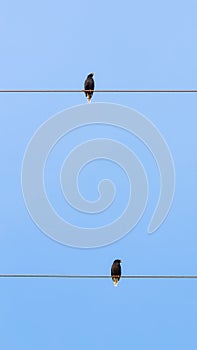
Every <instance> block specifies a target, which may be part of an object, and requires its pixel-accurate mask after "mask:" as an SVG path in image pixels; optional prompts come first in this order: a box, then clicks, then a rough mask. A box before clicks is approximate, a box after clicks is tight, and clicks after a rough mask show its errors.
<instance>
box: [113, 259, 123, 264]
mask: <svg viewBox="0 0 197 350" xmlns="http://www.w3.org/2000/svg"><path fill="white" fill-rule="evenodd" d="M122 262H123V261H122V260H120V259H116V260H114V263H118V264H121V263H122Z"/></svg>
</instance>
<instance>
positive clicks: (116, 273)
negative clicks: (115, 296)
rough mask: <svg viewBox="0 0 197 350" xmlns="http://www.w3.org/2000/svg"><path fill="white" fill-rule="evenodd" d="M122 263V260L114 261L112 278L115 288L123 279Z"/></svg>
mask: <svg viewBox="0 0 197 350" xmlns="http://www.w3.org/2000/svg"><path fill="white" fill-rule="evenodd" d="M121 263H122V260H119V259H116V260H114V262H113V264H112V266H111V277H112V281H113V282H114V286H115V287H116V286H117V285H118V282H119V280H120V277H121V266H120V264H121Z"/></svg>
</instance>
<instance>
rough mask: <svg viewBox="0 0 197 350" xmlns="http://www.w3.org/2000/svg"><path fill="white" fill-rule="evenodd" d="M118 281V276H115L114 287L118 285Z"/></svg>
mask: <svg viewBox="0 0 197 350" xmlns="http://www.w3.org/2000/svg"><path fill="white" fill-rule="evenodd" d="M118 281H119V280H118V278H117V277H113V282H114V287H117V285H118Z"/></svg>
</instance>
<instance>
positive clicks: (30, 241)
mask: <svg viewBox="0 0 197 350" xmlns="http://www.w3.org/2000/svg"><path fill="white" fill-rule="evenodd" d="M196 11H197V4H196V2H195V1H191V0H189V1H187V3H186V2H185V1H177V0H175V1H173V2H171V1H168V0H167V1H165V2H163V1H162V2H160V3H158V1H149V2H146V1H144V0H143V1H138V2H133V1H121V2H114V1H113V2H112V1H111V0H110V1H108V2H106V1H102V0H101V1H99V2H97V3H93V2H91V1H83V2H81V1H75V0H74V1H72V2H65V1H58V0H57V1H56V2H54V1H53V2H52V1H45V0H43V1H42V2H40V1H37V0H35V1H29V2H25V1H20V0H19V1H17V2H15V1H13V0H12V1H7V2H3V3H2V4H1V11H0V37H1V40H0V43H1V56H0V62H1V64H0V77H1V78H0V89H81V88H83V81H84V79H85V77H86V75H87V74H88V73H90V72H91V71H94V72H95V81H96V88H97V89H168V88H169V89H195V88H196V81H197V71H196V61H197V49H196V47H197V45H196V44H197V25H196ZM93 102H112V103H117V104H121V105H125V106H128V107H130V108H134V109H135V110H137V111H139V112H140V113H142V114H143V115H145V116H146V117H147V118H149V119H150V120H151V121H152V122H153V123H154V124H155V125H156V126H157V128H158V129H159V130H160V132H161V134H162V135H163V137H164V138H165V140H166V142H167V143H168V145H169V147H170V150H171V153H172V155H173V159H174V163H175V171H176V190H175V196H174V201H173V205H172V207H171V210H170V212H169V215H168V216H167V218H166V220H165V222H164V223H163V224H162V225H161V227H160V228H159V229H158V230H157V232H155V233H154V234H152V235H148V234H147V226H148V223H149V221H150V218H151V216H152V213H153V210H154V208H155V203H156V200H157V198H158V193H159V175H158V172H157V169H156V166H155V163H154V161H153V159H152V156H151V154H150V153H149V152H148V150H147V148H146V147H145V146H144V144H142V143H141V142H139V141H137V140H135V138H132V139H131V140H132V141H130V139H129V138H128V135H127V134H125V142H126V143H128V142H132V148H133V150H135V152H136V153H137V154H138V156H139V158H140V160H141V162H142V164H143V165H144V167H145V169H146V171H147V176H148V180H149V186H150V191H149V199H148V203H147V208H146V210H145V213H144V215H143V217H142V219H141V220H140V222H139V223H138V224H137V225H136V227H135V228H134V229H133V230H132V232H130V233H129V234H128V235H126V236H125V237H124V238H123V239H121V240H119V241H117V242H116V243H114V244H111V245H108V246H106V247H103V248H97V249H89V250H88V249H75V248H71V247H67V246H64V245H61V244H59V243H57V242H56V241H54V240H52V239H50V238H48V237H47V236H46V235H45V234H43V233H42V232H41V231H40V230H39V228H38V227H37V226H36V225H35V223H34V222H33V221H32V220H31V218H30V216H29V214H28V211H27V209H26V207H25V204H24V200H23V195H22V189H21V166H22V160H23V157H24V152H25V149H26V147H27V144H28V142H29V140H30V138H31V137H32V135H33V134H34V133H35V131H36V130H37V128H38V127H39V126H40V125H41V124H42V123H44V122H45V121H47V120H48V119H49V118H51V117H52V116H53V115H55V114H57V113H58V112H61V111H63V110H64V109H66V108H70V107H73V106H76V105H80V104H84V103H87V102H86V100H85V97H84V95H83V94H78V93H75V94H74V93H73V94H3V93H2V94H0V103H1V124H2V127H1V148H0V150H1V162H2V166H1V222H0V272H1V273H49V274H50V273H51V274H52V273H58V274H59V273H60V274H61V273H65V274H87V275H88V274H98V275H103V274H104V275H105V274H109V270H110V266H111V263H112V261H113V260H114V258H121V259H123V260H124V263H123V273H124V274H125V275H130V274H196V273H197V259H196V246H197V235H196V228H195V222H196V194H197V185H196V172H197V165H196V159H195V156H196V149H197V138H196V112H197V107H196V95H195V94H115V93H114V94H104V93H103V94H102V93H98V94H96V93H95V94H94V97H93ZM105 132H106V133H107V130H105ZM91 133H92V131H90V130H89V129H88V130H87V131H85V132H84V133H83V136H82V137H85V136H87V138H89V137H90V136H91ZM112 134H113V133H112V132H111V131H110V130H109V137H111V136H112ZM115 136H116V135H115ZM73 137H74V140H73V143H76V142H77V141H78V137H79V138H80V135H79V133H78V134H76V135H73ZM117 137H118V138H123V135H122V134H121V135H118V136H117ZM56 155H57V152H56ZM53 164H54V173H52V169H53ZM55 165H56V163H55V157H54V158H53V157H52V158H51V160H50V162H49V164H48V169H46V170H48V173H47V174H46V180H47V184H48V191H49V194H48V195H49V198H50V199H51V200H53V201H54V205H56V206H58V205H59V206H60V204H59V201H58V194H56V190H55V189H56V187H57V184H55V183H54V188H53V181H54V182H55V180H56V172H57V169H56V168H55ZM106 168H107V174H106V172H105V171H106V169H105V164H103V166H102V164H101V167H100V168H98V165H97V166H96V168H95V173H97V171H98V169H99V171H100V172H101V174H102V173H103V176H104V177H106V176H107V175H108V176H110V168H109V164H108V165H107V167H106ZM90 170H91V172H90V174H91V176H94V170H93V169H90ZM116 171H117V174H118V176H117V180H116V183H117V186H120V185H119V182H120V178H121V176H120V174H119V173H118V172H119V171H120V169H115V168H114V167H112V169H111V173H113V176H114V174H116ZM86 176H88V172H86V173H84V174H82V177H81V183H80V187H81V189H82V193H83V195H84V196H87V198H88V199H91V195H92V193H91V192H89V191H88V186H87V183H89V181H90V180H87V177H86ZM127 185H128V183H127V181H125V187H124V186H123V187H124V188H122V187H121V191H122V195H121V206H122V200H123V201H124V199H125V200H126V199H127V196H126V194H125V193H127V190H128V188H127ZM117 190H118V188H117ZM123 190H125V192H124V191H123ZM119 196H120V195H119ZM59 210H60V212H61V211H63V208H62V207H61V208H59ZM114 210H115V211H114V212H113V213H112V214H113V216H114V217H115V216H116V211H117V213H118V209H117V207H116V208H115V209H114ZM196 293H197V281H196V280H176V281H174V280H161V281H160V280H126V279H122V280H121V281H120V283H119V286H118V287H117V288H114V287H113V284H112V282H111V280H108V279H104V280H40V279H39V280H36V279H34V280H29V279H24V280H21V279H20V280H19V279H17V280H14V279H9V280H8V279H6V280H5V279H1V280H0V310H1V312H0V329H1V337H0V347H1V348H2V349H5V350H10V349H16V350H18V349H20V350H23V349H28V350H33V349H35V348H36V349H43V348H46V349H49V350H51V349H54V348H57V349H60V350H62V349H65V348H69V349H101V348H102V349H112V348H113V349H120V348H123V349H128V348H129V349H130V348H134V349H139V350H141V349H145V348H146V349H152V350H156V349H157V350H164V349H185V348H189V349H196V340H197V339H196V338H197V336H196V334H197V322H196V321H197V320H196V315H197V300H196Z"/></svg>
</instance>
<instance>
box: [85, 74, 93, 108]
mask: <svg viewBox="0 0 197 350" xmlns="http://www.w3.org/2000/svg"><path fill="white" fill-rule="evenodd" d="M93 75H94V74H93V73H90V74H88V76H87V78H86V80H85V82H84V90H92V91H85V95H86V97H87V99H88V101H89V102H90V101H91V98H92V96H93V90H94V79H93Z"/></svg>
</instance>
